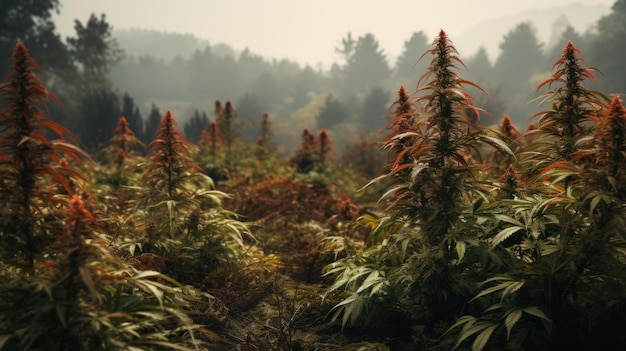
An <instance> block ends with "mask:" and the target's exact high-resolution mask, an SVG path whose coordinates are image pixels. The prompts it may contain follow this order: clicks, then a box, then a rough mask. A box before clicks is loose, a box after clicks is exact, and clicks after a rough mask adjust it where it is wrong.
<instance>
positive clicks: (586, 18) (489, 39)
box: [452, 3, 611, 62]
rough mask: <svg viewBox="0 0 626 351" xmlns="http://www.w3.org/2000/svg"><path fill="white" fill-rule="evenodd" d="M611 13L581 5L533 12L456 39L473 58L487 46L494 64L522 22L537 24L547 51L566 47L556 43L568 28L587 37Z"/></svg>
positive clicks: (480, 26) (477, 27) (506, 18)
mask: <svg viewBox="0 0 626 351" xmlns="http://www.w3.org/2000/svg"><path fill="white" fill-rule="evenodd" d="M610 11H611V8H610V7H609V6H604V5H587V4H581V3H575V4H572V5H569V6H560V7H552V8H546V9H540V10H530V11H525V12H522V13H519V14H516V15H512V16H503V17H496V18H493V19H491V20H488V21H483V22H481V23H479V24H477V25H475V26H474V27H472V28H471V29H469V30H467V31H465V32H464V33H463V34H462V35H460V36H459V37H458V38H452V39H453V41H454V44H455V46H456V47H457V49H458V50H459V51H460V52H461V54H462V55H463V56H468V55H473V54H474V53H475V52H476V50H477V49H478V48H479V47H481V46H483V47H485V49H487V52H488V54H489V58H490V60H491V62H494V61H495V60H496V59H497V57H498V55H499V54H500V48H499V45H500V43H501V42H502V38H503V36H504V35H506V34H507V33H508V32H509V31H510V30H512V29H513V28H514V27H515V26H516V25H517V24H518V23H520V22H532V23H533V26H534V27H535V29H536V30H537V33H536V34H537V38H538V39H539V40H540V41H541V42H542V43H543V44H544V49H546V50H547V49H550V48H551V47H553V46H555V45H559V46H563V45H565V43H557V42H556V40H557V39H558V36H559V35H560V33H561V32H562V31H563V30H564V29H565V27H566V26H567V25H568V24H569V25H571V26H573V27H574V28H575V29H576V31H578V32H579V33H581V34H584V33H586V32H587V31H590V30H593V27H594V26H595V24H596V23H597V21H598V19H600V18H601V17H602V16H604V15H607V14H609V12H610Z"/></svg>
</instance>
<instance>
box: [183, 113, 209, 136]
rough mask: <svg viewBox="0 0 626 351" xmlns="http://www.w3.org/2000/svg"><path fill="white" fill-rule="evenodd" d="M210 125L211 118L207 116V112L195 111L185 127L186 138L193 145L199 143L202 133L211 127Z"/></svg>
mask: <svg viewBox="0 0 626 351" xmlns="http://www.w3.org/2000/svg"><path fill="white" fill-rule="evenodd" d="M209 123H210V121H209V116H207V114H206V112H202V113H200V112H198V110H195V111H194V113H193V115H192V116H191V118H190V119H189V121H187V123H185V125H184V127H183V130H184V131H185V138H186V139H187V140H189V141H191V142H192V143H197V142H198V141H200V135H201V134H202V131H203V130H205V129H207V128H208V127H209Z"/></svg>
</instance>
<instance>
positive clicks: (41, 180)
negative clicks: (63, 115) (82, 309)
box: [0, 43, 86, 271]
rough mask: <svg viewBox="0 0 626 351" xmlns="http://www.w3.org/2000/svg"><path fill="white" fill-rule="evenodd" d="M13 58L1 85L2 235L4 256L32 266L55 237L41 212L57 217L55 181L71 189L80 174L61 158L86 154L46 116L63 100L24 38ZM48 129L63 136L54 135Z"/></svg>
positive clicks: (65, 132) (82, 156)
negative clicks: (44, 79) (52, 89)
mask: <svg viewBox="0 0 626 351" xmlns="http://www.w3.org/2000/svg"><path fill="white" fill-rule="evenodd" d="M10 63H11V68H10V69H9V71H8V73H7V76H6V78H5V82H4V83H2V84H1V85H0V95H2V98H3V101H2V106H3V110H2V111H1V114H0V136H1V137H0V172H1V174H2V181H1V182H0V192H1V193H2V196H0V198H1V200H0V207H1V208H2V209H1V210H0V214H1V220H0V237H1V238H2V248H3V250H6V251H5V252H4V254H3V257H4V258H5V259H7V260H9V261H10V263H11V264H17V266H18V267H22V268H24V269H25V270H27V271H30V270H32V269H33V268H34V265H35V262H36V261H37V260H40V259H42V258H41V257H40V254H41V249H42V247H43V246H45V245H47V244H48V243H49V242H50V241H51V240H54V235H53V234H52V233H51V232H50V231H51V230H52V228H50V225H51V224H50V222H49V221H46V220H41V217H40V214H42V213H46V214H49V215H50V216H52V217H54V215H55V213H54V211H51V210H50V209H51V208H54V207H56V205H55V204H58V203H59V202H63V201H64V199H63V198H61V197H59V196H56V191H55V190H56V186H57V185H59V184H60V185H62V186H63V187H64V188H65V190H66V191H67V192H68V193H72V192H73V189H72V187H71V185H70V183H69V181H68V177H69V176H70V175H71V176H74V177H76V178H80V177H81V176H80V174H78V173H76V172H74V171H73V169H72V168H71V167H69V166H68V163H67V162H60V161H61V159H62V158H66V159H68V160H75V161H80V160H81V158H84V157H86V155H85V154H84V153H83V152H82V151H81V150H80V149H78V148H77V147H76V146H74V145H72V144H70V143H69V142H67V141H66V140H65V139H64V138H65V136H69V137H70V138H73V136H72V134H71V133H70V132H69V131H68V130H67V129H65V128H64V127H63V126H61V125H59V124H57V123H55V122H53V121H51V120H49V119H48V118H46V116H45V113H46V112H47V103H48V102H49V101H53V102H57V103H58V101H57V99H56V97H54V95H52V94H51V93H50V92H49V91H48V90H47V89H46V88H45V87H44V86H43V83H42V81H41V79H40V78H39V77H38V76H37V75H36V73H35V72H36V70H37V69H38V67H37V65H36V63H35V62H34V61H33V59H32V58H31V56H30V55H29V53H28V50H27V49H26V47H25V46H24V45H23V44H22V43H18V44H17V45H16V46H15V50H14V51H13V55H12V56H11V58H10ZM46 132H52V133H53V134H56V135H57V136H58V137H59V138H60V140H49V139H48V138H47V137H46ZM65 200H67V199H65ZM38 218H39V219H38ZM51 222H54V221H51ZM7 263H8V262H7Z"/></svg>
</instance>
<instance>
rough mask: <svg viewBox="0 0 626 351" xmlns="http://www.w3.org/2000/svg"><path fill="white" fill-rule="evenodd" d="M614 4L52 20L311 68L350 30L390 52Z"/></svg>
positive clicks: (138, 4) (493, 3)
mask: <svg viewBox="0 0 626 351" xmlns="http://www.w3.org/2000/svg"><path fill="white" fill-rule="evenodd" d="M614 1H615V0H515V1H510V0H445V1H444V0H395V1H394V0H385V1H382V0H380V1H379V0H376V1H374V0H220V1H216V0H176V1H175V0H61V1H60V2H61V5H62V7H61V12H60V15H58V16H55V22H56V25H57V29H58V30H59V32H60V33H61V34H62V35H63V36H64V37H65V36H68V35H73V34H74V30H73V25H74V20H75V19H79V20H80V21H81V22H83V23H84V22H86V20H87V19H88V18H89V15H90V14H91V13H96V14H97V15H99V14H101V13H105V14H106V15H107V20H108V21H109V23H110V24H111V25H112V26H113V27H114V28H116V29H128V28H144V29H158V30H162V31H167V32H178V33H192V34H195V35H196V36H197V37H199V38H202V39H206V40H208V41H209V42H210V43H212V44H216V43H221V42H223V43H226V44H229V45H230V46H232V47H233V48H234V49H236V50H241V49H244V48H246V47H248V48H249V49H250V50H251V51H252V52H254V53H257V54H260V55H263V56H264V57H266V58H278V59H282V58H287V59H290V60H294V61H297V62H300V63H302V64H305V63H306V64H311V65H312V66H317V65H318V64H319V63H324V65H328V63H329V62H332V61H333V60H335V59H336V58H337V56H336V54H335V53H334V48H335V47H336V46H338V45H339V43H340V42H341V38H343V37H345V35H346V34H347V33H348V32H352V34H353V36H354V37H355V38H357V37H358V36H360V35H363V34H365V33H368V32H370V33H372V34H374V36H375V37H376V38H377V39H378V41H379V43H380V46H381V48H382V49H383V50H384V51H385V53H387V55H388V56H391V57H394V56H396V55H397V54H399V53H400V52H401V50H402V46H403V43H404V41H406V40H408V39H409V38H410V36H411V34H412V33H413V32H416V31H420V30H423V31H424V32H425V33H426V35H427V36H429V37H432V38H434V36H435V35H436V34H437V33H438V31H439V30H440V29H444V30H445V31H446V32H447V33H448V35H449V36H450V37H451V38H452V39H453V41H454V39H455V38H458V37H462V36H463V33H464V32H466V31H468V30H470V29H472V28H473V27H475V26H476V25H477V24H478V23H479V22H481V21H484V20H488V19H493V18H498V17H503V16H509V15H515V14H518V13H521V12H524V11H526V10H529V9H546V11H547V10H548V9H550V8H554V7H556V6H561V5H567V4H571V3H582V4H585V5H604V6H607V7H609V6H611V5H612V4H613V3H614ZM514 25H515V23H513V24H512V26H514ZM503 34H506V33H501V34H499V35H500V36H501V35H503ZM540 34H541V33H540ZM545 35H548V34H545ZM488 45H491V47H490V48H489V49H490V50H491V48H494V47H495V48H497V43H490V44H489V43H488ZM457 47H460V46H459V44H458V43H457ZM472 49H474V48H472Z"/></svg>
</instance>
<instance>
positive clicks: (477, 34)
mask: <svg viewBox="0 0 626 351" xmlns="http://www.w3.org/2000/svg"><path fill="white" fill-rule="evenodd" d="M609 12H610V7H609V6H605V5H588V4H582V3H575V4H571V5H568V6H557V7H551V8H546V9H537V10H530V11H525V12H522V13H519V14H516V15H511V16H502V17H495V18H493V19H490V20H487V21H483V22H480V23H478V24H477V25H475V26H473V27H471V28H470V29H468V30H466V31H464V32H463V33H462V34H460V35H457V36H453V37H452V40H453V41H454V43H455V46H456V47H457V49H458V50H459V51H460V52H461V55H462V56H463V57H469V56H471V55H474V54H475V53H476V51H477V50H478V49H479V48H480V47H484V48H485V49H486V50H487V53H488V54H489V59H490V60H491V62H492V63H493V62H494V61H495V60H496V59H497V57H498V55H499V53H500V49H499V45H500V43H501V42H502V38H503V37H504V35H506V34H507V33H508V32H509V31H510V30H512V29H513V28H514V27H515V26H516V25H517V24H518V23H520V22H532V23H533V26H534V28H535V29H536V30H537V33H536V34H537V37H538V38H539V40H540V41H541V42H542V43H543V44H544V49H546V50H547V49H549V48H551V47H553V46H554V45H563V44H564V43H556V42H555V41H556V39H557V38H558V35H559V34H560V33H561V32H562V31H563V29H564V28H565V27H566V26H567V25H572V26H573V27H574V28H575V29H576V30H577V31H578V32H579V33H581V34H584V33H586V32H588V31H590V30H593V26H594V25H595V24H596V22H597V21H598V19H599V18H600V17H602V16H604V15H606V14H608V13H609ZM443 29H444V30H445V28H443ZM419 30H420V29H419V28H416V31H419ZM345 34H346V33H337V43H334V44H333V45H338V43H339V42H340V39H341V37H342V36H343V35H345ZM372 34H374V36H377V33H375V32H373V33H372ZM410 35H411V33H406V37H407V39H408V38H409V37H410ZM114 36H115V38H116V39H117V41H118V43H119V46H120V47H121V48H122V49H124V51H125V52H126V57H127V58H139V57H142V56H148V55H149V56H153V57H155V58H157V59H159V60H164V61H165V62H169V61H171V60H173V59H174V58H175V57H177V56H180V57H183V58H187V57H190V56H191V55H192V54H193V53H194V52H196V51H198V50H199V51H202V50H204V49H205V48H206V47H207V46H211V50H212V53H213V54H215V55H218V56H227V55H230V56H232V57H236V56H237V55H239V53H240V52H241V51H242V50H244V49H245V48H237V47H233V46H231V44H230V43H212V42H211V41H210V40H211V38H198V37H196V36H195V35H193V34H185V33H173V32H162V31H158V30H149V29H137V28H126V29H116V30H115V31H114ZM380 41H381V47H382V48H383V50H385V52H386V53H388V55H387V57H388V60H389V63H390V64H393V63H394V62H395V60H396V58H397V56H398V55H399V54H400V53H399V52H394V51H391V50H390V49H389V48H387V47H386V46H385V42H384V39H382V38H380ZM249 49H250V51H251V52H255V51H256V50H255V48H254V47H249ZM299 64H300V65H303V66H304V65H305V64H306V63H304V62H299Z"/></svg>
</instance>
